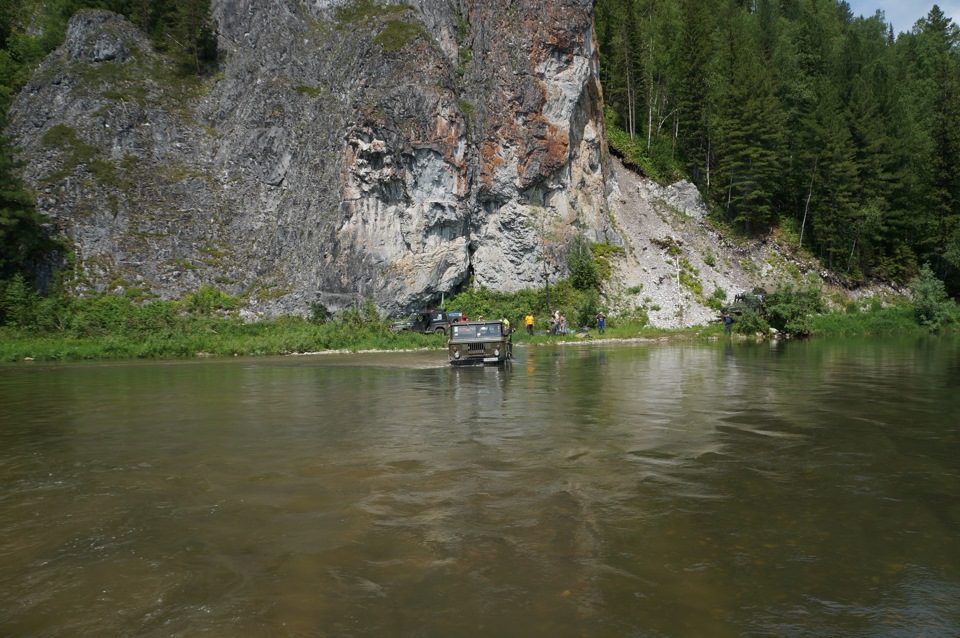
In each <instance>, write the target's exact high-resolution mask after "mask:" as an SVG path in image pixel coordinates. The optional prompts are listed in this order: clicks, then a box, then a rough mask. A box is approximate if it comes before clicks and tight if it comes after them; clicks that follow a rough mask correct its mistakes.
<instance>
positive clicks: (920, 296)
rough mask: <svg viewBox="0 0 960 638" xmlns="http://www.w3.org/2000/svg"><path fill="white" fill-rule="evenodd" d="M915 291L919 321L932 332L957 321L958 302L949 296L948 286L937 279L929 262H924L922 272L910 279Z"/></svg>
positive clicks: (914, 306) (914, 296)
mask: <svg viewBox="0 0 960 638" xmlns="http://www.w3.org/2000/svg"><path fill="white" fill-rule="evenodd" d="M910 292H911V293H913V308H914V312H915V316H916V319H917V323H919V324H920V325H921V326H924V327H925V328H927V329H928V330H930V331H931V332H938V331H940V330H941V329H943V328H944V327H946V326H948V325H950V324H953V323H956V322H957V316H958V311H957V304H956V303H955V302H953V301H951V300H950V298H949V297H948V296H947V290H946V286H944V283H943V282H942V281H940V280H939V279H937V276H936V275H934V274H933V270H931V269H930V265H929V264H924V265H923V267H922V268H921V269H920V274H919V275H917V276H916V277H914V278H913V279H912V280H911V281H910Z"/></svg>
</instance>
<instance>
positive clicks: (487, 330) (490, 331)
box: [451, 322, 503, 339]
mask: <svg viewBox="0 0 960 638" xmlns="http://www.w3.org/2000/svg"><path fill="white" fill-rule="evenodd" d="M451 328H452V330H453V334H452V335H451V336H452V338H453V339H485V338H487V337H502V336H503V325H502V324H501V323H500V322H497V323H484V324H462V325H458V324H454V325H453V326H452V327H451Z"/></svg>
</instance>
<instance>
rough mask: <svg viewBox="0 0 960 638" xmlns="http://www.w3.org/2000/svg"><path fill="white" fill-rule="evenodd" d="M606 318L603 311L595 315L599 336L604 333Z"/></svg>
mask: <svg viewBox="0 0 960 638" xmlns="http://www.w3.org/2000/svg"><path fill="white" fill-rule="evenodd" d="M606 321H607V316H606V315H605V314H603V311H602V310H601V311H600V312H598V313H597V332H598V333H600V334H603V333H604V328H605V326H606Z"/></svg>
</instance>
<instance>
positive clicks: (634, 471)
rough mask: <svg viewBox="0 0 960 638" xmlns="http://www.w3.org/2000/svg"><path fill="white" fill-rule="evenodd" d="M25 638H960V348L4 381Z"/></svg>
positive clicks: (865, 346) (7, 581)
mask: <svg viewBox="0 0 960 638" xmlns="http://www.w3.org/2000/svg"><path fill="white" fill-rule="evenodd" d="M0 486H2V491H0V635H2V636H4V637H6V638H11V637H20V636H56V637H59V636H70V637H73V636H109V637H113V636H156V637H169V636H178V637H179V636H183V637H192V636H224V637H260V636H336V637H346V636H378V637H379V636H418V637H420V636H429V637H433V636H436V637H457V636H494V637H512V636H524V637H529V636H548V637H566V636H591V637H595V636H601V637H605V636H611V637H621V636H638V637H647V636H650V637H666V636H675V637H725V636H804V637H806V636H811V637H813V636H817V637H820V636H863V637H870V638H874V637H885V636H898V637H899V636H903V637H908V636H909V637H913V636H927V637H930V636H935V637H939V636H943V637H951V638H952V637H955V636H957V635H960V340H957V339H951V338H943V339H924V340H910V341H895V342H890V341H880V340H876V341H859V340H854V341H850V340H848V341H813V342H808V343H790V344H785V345H780V346H776V347H771V346H769V345H762V346H757V345H742V344H733V345H730V344H724V343H716V344H710V345H696V346H685V345H670V344H632V345H623V344H621V345H605V346H573V347H540V348H534V349H520V348H518V349H517V360H516V362H515V363H514V365H513V367H512V369H505V370H497V369H466V370H460V369H450V368H448V367H447V365H446V362H445V359H444V354H443V353H412V354H411V353H397V354H371V355H352V356H347V355H343V356H341V355H334V356H311V357H288V358H283V359H273V358H272V359H248V360H229V361H197V362H178V363H126V364H124V363H120V364H116V363H114V364H107V363H97V364H77V365H33V364H22V365H17V366H6V367H0Z"/></svg>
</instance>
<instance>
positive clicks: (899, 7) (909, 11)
mask: <svg viewBox="0 0 960 638" xmlns="http://www.w3.org/2000/svg"><path fill="white" fill-rule="evenodd" d="M847 1H848V2H849V3H850V9H851V10H852V11H853V15H854V16H863V17H865V18H869V17H872V16H873V14H875V13H876V12H877V9H880V10H882V11H883V13H884V17H885V18H886V20H887V22H888V23H891V22H892V23H893V30H894V32H895V33H903V32H905V31H910V30H911V29H913V25H914V24H916V22H917V20H919V19H920V18H925V17H927V14H928V13H930V9H932V8H933V5H937V6H939V7H940V10H941V11H943V13H944V15H946V16H947V17H948V18H950V19H951V20H953V21H954V22H956V21H957V18H958V17H960V0H940V1H938V2H934V1H931V0H847Z"/></svg>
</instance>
